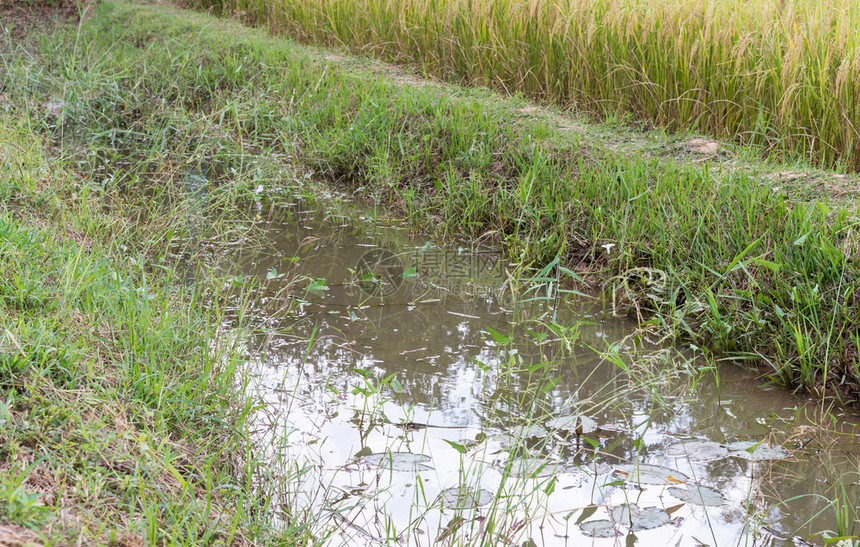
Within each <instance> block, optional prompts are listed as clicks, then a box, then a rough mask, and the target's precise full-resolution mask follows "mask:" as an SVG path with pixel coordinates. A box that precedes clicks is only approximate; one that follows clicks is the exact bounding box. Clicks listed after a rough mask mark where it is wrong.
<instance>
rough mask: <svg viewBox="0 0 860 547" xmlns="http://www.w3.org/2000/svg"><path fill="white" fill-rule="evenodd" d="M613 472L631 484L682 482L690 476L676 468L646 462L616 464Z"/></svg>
mask: <svg viewBox="0 0 860 547" xmlns="http://www.w3.org/2000/svg"><path fill="white" fill-rule="evenodd" d="M615 474H616V475H619V476H620V477H621V478H623V479H624V480H625V481H627V482H631V483H633V484H684V483H687V482H689V481H690V477H688V476H687V475H685V474H684V473H681V472H680V471H678V470H677V469H671V468H669V467H663V466H662V465H649V464H646V463H640V464H639V465H633V464H630V463H623V464H620V465H616V466H615Z"/></svg>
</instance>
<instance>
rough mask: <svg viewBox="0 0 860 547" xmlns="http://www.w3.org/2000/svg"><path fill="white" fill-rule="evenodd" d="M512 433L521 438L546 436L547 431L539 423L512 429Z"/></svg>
mask: <svg viewBox="0 0 860 547" xmlns="http://www.w3.org/2000/svg"><path fill="white" fill-rule="evenodd" d="M513 434H514V435H516V436H517V437H519V438H521V439H528V438H529V437H546V436H547V435H549V432H548V431H547V430H546V429H544V428H543V427H541V426H540V425H524V426H522V427H519V428H517V429H515V430H514V431H513Z"/></svg>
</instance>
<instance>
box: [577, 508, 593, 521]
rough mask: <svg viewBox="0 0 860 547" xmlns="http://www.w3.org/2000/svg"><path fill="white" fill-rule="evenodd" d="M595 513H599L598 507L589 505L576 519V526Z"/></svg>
mask: <svg viewBox="0 0 860 547" xmlns="http://www.w3.org/2000/svg"><path fill="white" fill-rule="evenodd" d="M595 511H597V505H589V506H588V507H586V508H585V509H583V510H582V513H580V515H579V518H577V519H576V524H581V523H582V521H584V520H585V519H587V518H589V517H590V516H591V515H593V514H594V513H595Z"/></svg>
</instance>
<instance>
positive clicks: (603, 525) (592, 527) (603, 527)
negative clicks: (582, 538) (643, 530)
mask: <svg viewBox="0 0 860 547" xmlns="http://www.w3.org/2000/svg"><path fill="white" fill-rule="evenodd" d="M579 529H580V530H582V533H583V534H585V535H587V536H591V537H593V538H614V537H618V536H619V535H621V534H619V533H618V530H616V529H615V525H614V524H613V523H612V521H609V520H590V521H588V522H583V523H582V524H580V525H579Z"/></svg>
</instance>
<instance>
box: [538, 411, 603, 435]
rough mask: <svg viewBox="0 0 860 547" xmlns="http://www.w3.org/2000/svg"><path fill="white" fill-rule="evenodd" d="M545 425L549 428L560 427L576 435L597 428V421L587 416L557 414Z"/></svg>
mask: <svg viewBox="0 0 860 547" xmlns="http://www.w3.org/2000/svg"><path fill="white" fill-rule="evenodd" d="M546 426H547V427H548V428H550V429H561V430H564V431H569V432H571V433H576V434H578V435H582V434H584V433H591V432H593V431H595V430H597V422H595V421H594V420H593V419H591V418H589V417H588V416H578V415H568V416H558V417H557V418H553V419H552V420H549V421H548V422H547V423H546Z"/></svg>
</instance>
